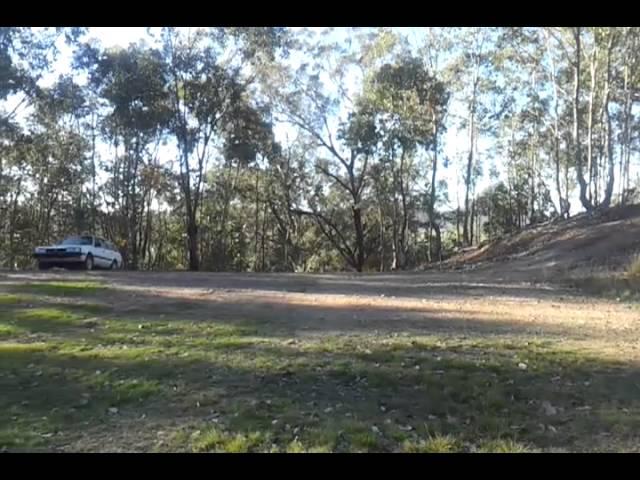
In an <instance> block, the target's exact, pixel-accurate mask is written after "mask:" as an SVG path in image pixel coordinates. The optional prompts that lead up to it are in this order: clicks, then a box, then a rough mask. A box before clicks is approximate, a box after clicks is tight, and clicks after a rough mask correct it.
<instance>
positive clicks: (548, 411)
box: [542, 400, 558, 417]
mask: <svg viewBox="0 0 640 480" xmlns="http://www.w3.org/2000/svg"><path fill="white" fill-rule="evenodd" d="M542 410H543V411H544V414H545V415H547V416H548V417H552V416H554V415H556V414H557V413H558V409H557V408H556V407H554V406H553V405H551V403H549V402H547V401H546V400H545V401H544V402H542Z"/></svg>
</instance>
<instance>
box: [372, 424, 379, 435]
mask: <svg viewBox="0 0 640 480" xmlns="http://www.w3.org/2000/svg"><path fill="white" fill-rule="evenodd" d="M371 431H372V432H373V433H375V434H376V435H380V429H379V428H378V427H376V426H375V425H373V426H372V427H371Z"/></svg>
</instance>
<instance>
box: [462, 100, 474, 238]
mask: <svg viewBox="0 0 640 480" xmlns="http://www.w3.org/2000/svg"><path fill="white" fill-rule="evenodd" d="M474 129H475V106H472V107H471V108H470V113H469V154H468V156H467V169H466V170H467V173H466V176H465V179H464V181H465V194H464V222H463V225H462V240H463V242H464V244H465V246H469V245H471V242H472V238H470V235H469V227H470V225H469V214H470V204H469V200H470V198H469V193H470V191H471V183H472V179H471V176H472V174H473V149H474ZM471 236H472V235H471Z"/></svg>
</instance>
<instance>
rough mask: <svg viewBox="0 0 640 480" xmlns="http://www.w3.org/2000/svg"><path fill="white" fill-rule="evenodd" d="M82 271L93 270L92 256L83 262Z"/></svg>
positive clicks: (88, 256)
mask: <svg viewBox="0 0 640 480" xmlns="http://www.w3.org/2000/svg"><path fill="white" fill-rule="evenodd" d="M84 269H85V270H93V255H91V254H89V255H87V258H86V259H85V261H84Z"/></svg>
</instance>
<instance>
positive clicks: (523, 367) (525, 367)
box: [518, 362, 527, 370]
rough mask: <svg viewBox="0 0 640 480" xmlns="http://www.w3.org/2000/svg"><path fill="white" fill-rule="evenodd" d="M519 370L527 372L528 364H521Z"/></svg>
mask: <svg viewBox="0 0 640 480" xmlns="http://www.w3.org/2000/svg"><path fill="white" fill-rule="evenodd" d="M518 368H519V369H520V370H526V369H527V364H526V363H522V362H520V363H518Z"/></svg>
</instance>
